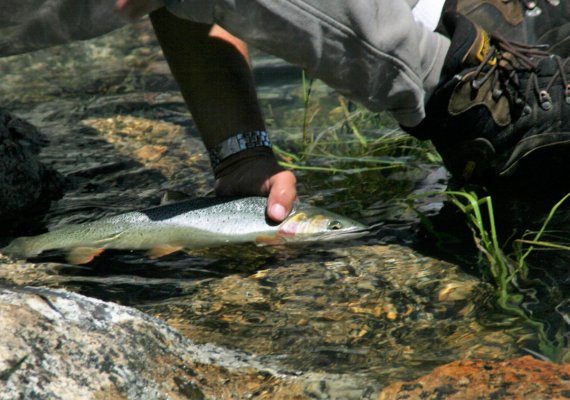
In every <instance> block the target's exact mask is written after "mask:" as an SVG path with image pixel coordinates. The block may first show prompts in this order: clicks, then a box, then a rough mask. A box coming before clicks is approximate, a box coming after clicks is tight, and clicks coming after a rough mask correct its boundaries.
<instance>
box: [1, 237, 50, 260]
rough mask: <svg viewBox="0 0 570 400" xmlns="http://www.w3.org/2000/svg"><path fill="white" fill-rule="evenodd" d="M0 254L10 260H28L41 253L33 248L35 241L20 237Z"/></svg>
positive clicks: (35, 247)
mask: <svg viewBox="0 0 570 400" xmlns="http://www.w3.org/2000/svg"><path fill="white" fill-rule="evenodd" d="M0 252H1V253H2V254H4V255H7V256H9V257H10V258H30V257H33V256H37V255H38V254H40V253H41V252H42V250H41V249H38V248H37V246H35V241H34V240H33V239H32V238H27V237H21V238H17V239H14V240H13V241H12V242H10V244H9V245H8V246H6V247H4V248H3V249H1V250H0Z"/></svg>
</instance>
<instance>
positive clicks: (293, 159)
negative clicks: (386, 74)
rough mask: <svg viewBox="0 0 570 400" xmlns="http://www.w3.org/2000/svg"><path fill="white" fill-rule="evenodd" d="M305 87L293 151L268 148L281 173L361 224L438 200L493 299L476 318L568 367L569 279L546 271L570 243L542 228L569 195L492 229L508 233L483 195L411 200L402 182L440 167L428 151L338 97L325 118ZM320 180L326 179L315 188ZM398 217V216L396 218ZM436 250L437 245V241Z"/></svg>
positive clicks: (450, 193)
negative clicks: (458, 226)
mask: <svg viewBox="0 0 570 400" xmlns="http://www.w3.org/2000/svg"><path fill="white" fill-rule="evenodd" d="M314 85H315V82H313V81H311V80H308V79H306V77H305V76H303V78H302V93H303V94H302V96H303V110H302V115H301V117H300V126H301V129H302V140H301V141H300V143H301V145H300V146H299V145H297V146H294V145H289V146H287V148H285V147H282V146H276V151H277V153H278V154H279V155H280V156H281V158H282V165H283V166H285V167H287V168H291V169H294V170H297V172H298V173H299V174H301V175H302V179H301V181H302V182H308V184H309V185H315V186H317V187H318V188H319V189H321V191H322V189H323V186H324V185H327V183H326V182H331V181H332V182H335V183H332V184H328V185H329V186H328V187H326V188H325V189H328V190H329V192H326V193H331V196H330V198H328V199H327V200H328V201H329V202H330V201H331V199H334V200H335V201H336V203H335V204H334V205H336V207H337V209H340V208H342V207H345V209H344V210H342V212H344V213H347V214H349V215H351V216H356V217H358V216H360V217H361V219H362V217H368V218H369V220H368V221H367V222H373V223H374V222H378V221H377V220H376V221H375V220H374V218H377V219H382V218H385V217H386V215H385V214H375V213H374V212H372V210H374V209H375V207H380V206H379V205H378V204H379V202H382V201H383V202H385V203H386V202H387V203H391V204H396V203H397V204H399V205H400V206H402V207H406V206H407V209H408V210H410V209H414V206H413V203H414V202H415V201H417V199H418V198H421V197H422V196H423V197H424V198H425V197H427V196H432V197H433V196H439V197H438V199H439V200H438V201H440V202H441V201H442V200H441V198H442V196H443V201H446V202H448V203H451V204H453V205H454V206H455V207H456V208H457V209H458V210H459V211H460V212H461V213H462V214H463V216H464V218H463V219H464V221H465V222H464V223H465V224H466V226H467V227H468V228H469V229H470V230H471V232H472V239H470V240H472V245H474V246H475V248H476V251H477V253H478V255H479V256H478V257H477V260H476V261H475V264H476V266H475V268H476V270H477V271H478V273H479V274H480V276H481V277H482V279H483V280H484V281H485V282H486V283H487V284H489V285H490V286H491V287H492V288H493V296H492V300H491V302H490V303H489V304H487V309H486V310H484V311H483V313H486V314H487V315H486V316H483V317H482V319H483V320H485V321H486V322H487V323H489V324H498V325H500V326H503V327H505V328H509V331H512V332H515V331H519V332H525V333H524V334H521V337H520V344H521V348H522V349H523V350H525V351H527V352H529V353H532V354H534V355H535V356H537V357H540V358H543V359H548V360H551V361H556V362H567V361H570V358H569V357H570V355H569V353H568V350H569V349H570V343H569V339H568V335H567V330H568V329H567V327H568V325H569V324H570V301H568V300H567V297H568V294H569V293H570V287H567V286H568V285H567V284H566V280H570V277H569V276H568V275H567V274H568V273H567V272H566V271H565V269H564V268H562V269H561V270H558V269H557V268H552V265H550V264H549V263H551V262H557V261H556V260H558V262H559V263H560V260H565V259H566V257H568V256H569V255H570V252H569V250H570V244H569V243H568V242H567V241H566V242H565V240H566V239H565V238H567V237H569V235H568V234H564V230H563V229H562V230H560V229H558V230H554V229H553V228H552V227H551V225H552V222H553V221H554V220H557V219H558V216H559V215H560V214H561V213H565V210H566V209H567V208H568V209H570V204H568V203H570V200H569V197H570V194H568V195H566V196H564V197H563V198H561V199H559V201H557V202H555V203H554V204H553V205H551V206H549V208H547V209H546V212H545V213H544V215H543V216H542V217H541V218H539V221H538V222H537V221H533V222H534V223H533V224H529V225H528V226H525V227H523V228H521V227H520V226H518V227H517V229H514V228H512V227H509V226H505V224H504V222H501V224H502V225H501V228H502V231H503V232H510V233H509V234H508V235H505V234H501V233H500V232H499V230H500V229H499V227H498V222H497V218H496V215H495V209H494V201H493V194H492V193H485V192H483V194H481V193H480V191H478V190H472V188H468V189H467V188H458V189H453V190H449V189H448V190H442V191H441V192H438V193H433V192H432V193H429V192H424V193H422V194H420V195H418V193H417V192H416V193H413V194H412V193H411V192H412V189H413V188H414V184H413V183H410V181H409V180H408V181H407V179H408V178H410V177H411V176H412V177H413V176H414V174H413V173H412V172H411V171H413V170H418V169H419V170H421V169H422V166H425V165H431V168H432V169H437V167H438V166H441V165H442V162H441V159H440V157H439V155H438V154H437V152H436V151H435V149H434V148H433V147H432V146H431V145H430V144H429V143H428V142H420V141H418V140H416V139H414V138H412V137H410V136H409V135H406V134H404V133H403V132H402V131H401V130H399V129H398V127H397V124H395V122H394V121H392V120H391V119H390V118H389V117H388V116H386V115H383V114H380V115H379V114H374V113H371V112H369V111H366V110H364V109H363V108H360V107H358V106H356V105H354V104H352V103H351V102H350V101H348V100H347V99H345V98H343V97H342V96H338V97H337V104H336V105H329V107H328V108H326V109H325V107H322V106H321V105H320V104H319V102H318V100H317V101H314V100H313V99H312V95H313V89H314ZM324 109H325V110H324ZM323 112H326V123H325V124H319V126H326V127H325V128H321V129H319V128H314V127H313V121H315V120H316V119H318V118H321V119H322V118H323V116H322V114H323ZM297 143H299V141H297ZM323 174H324V175H326V176H327V177H328V179H323V178H325V177H324V176H323ZM402 178H403V179H402ZM412 180H413V179H412ZM339 194H340V195H339ZM334 205H333V206H334ZM385 207H387V208H390V207H389V206H385ZM569 213H570V212H569ZM404 214H405V212H402V211H400V212H399V213H398V217H399V218H402V216H403V215H404ZM420 214H421V215H419V216H418V220H426V218H425V214H423V212H421V213H420ZM370 218H371V219H370ZM507 224H508V223H507ZM569 226H570V225H569ZM430 229H433V227H431V228H430ZM428 231H429V229H428ZM431 233H432V234H435V235H439V236H440V238H445V237H447V238H449V236H450V235H449V234H446V232H434V231H433V230H432V231H431ZM451 239H452V240H457V238H451ZM440 244H441V245H442V246H445V240H444V241H443V243H440ZM553 253H556V256H554V257H553ZM545 255H548V257H545ZM461 259H462V258H461V256H459V257H457V260H461ZM569 259H570V258H569ZM546 260H548V261H546ZM553 260H554V261H553ZM545 263H546V264H548V265H545ZM562 263H564V261H562ZM519 328H520V329H519Z"/></svg>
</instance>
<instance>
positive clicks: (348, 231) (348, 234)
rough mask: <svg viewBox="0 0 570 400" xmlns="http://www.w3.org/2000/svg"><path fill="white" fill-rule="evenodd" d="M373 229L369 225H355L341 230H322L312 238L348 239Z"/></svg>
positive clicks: (328, 239) (365, 233)
mask: <svg viewBox="0 0 570 400" xmlns="http://www.w3.org/2000/svg"><path fill="white" fill-rule="evenodd" d="M370 231H371V229H370V228H369V227H367V226H362V227H360V226H355V227H353V228H345V229H339V230H331V231H326V232H322V233H319V234H316V235H314V236H312V238H311V240H327V241H333V240H348V239H356V238H359V237H362V236H365V235H367V234H369V233H370Z"/></svg>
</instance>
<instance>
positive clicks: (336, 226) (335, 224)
mask: <svg viewBox="0 0 570 400" xmlns="http://www.w3.org/2000/svg"><path fill="white" fill-rule="evenodd" d="M341 228H342V223H341V222H340V221H337V220H332V221H331V222H329V225H328V226H327V229H330V230H333V231H336V230H338V229H341Z"/></svg>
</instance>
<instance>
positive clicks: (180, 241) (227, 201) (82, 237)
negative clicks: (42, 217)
mask: <svg viewBox="0 0 570 400" xmlns="http://www.w3.org/2000/svg"><path fill="white" fill-rule="evenodd" d="M266 208H267V198H265V197H256V196H254V197H238V198H224V197H199V198H194V199H191V200H185V201H179V202H175V203H171V204H166V205H160V206H155V207H152V208H148V209H145V210H141V211H130V212H126V213H122V214H118V215H115V216H110V217H104V218H102V219H99V220H96V221H91V222H85V223H81V224H71V225H67V226H64V227H61V228H59V229H55V230H53V231H49V232H46V233H43V234H40V235H37V236H28V237H20V238H17V239H14V240H13V241H12V242H11V243H10V244H8V246H6V247H4V248H2V249H1V250H0V252H1V253H2V254H4V255H7V256H9V257H10V258H13V259H27V258H31V257H35V256H38V255H40V254H41V253H43V252H44V251H48V250H63V251H66V252H67V253H68V254H67V259H68V261H69V262H70V263H72V264H87V263H89V262H91V261H92V260H93V259H94V258H95V257H96V256H98V255H99V254H101V253H102V252H103V251H105V250H107V249H116V250H147V251H148V255H149V256H150V257H151V258H159V257H162V256H165V255H168V254H171V253H174V252H177V251H182V250H191V249H197V248H209V247H219V246H223V245H229V244H238V243H248V242H252V243H256V244H258V245H280V244H287V243H298V242H313V241H330V240H341V239H348V238H355V237H359V236H362V235H364V234H366V233H367V232H368V231H367V227H366V225H363V224H361V223H359V222H357V221H355V220H352V219H350V218H347V217H343V216H341V215H338V214H336V213H333V212H331V211H328V210H325V209H322V208H319V207H315V206H312V205H308V204H305V203H301V202H297V203H295V205H294V207H293V210H292V211H291V213H290V214H289V216H288V217H287V218H286V219H285V220H284V221H283V222H281V223H276V222H273V221H271V220H269V219H268V218H267V215H266Z"/></svg>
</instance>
